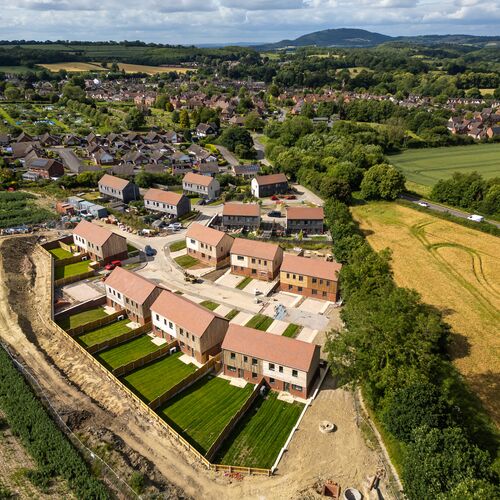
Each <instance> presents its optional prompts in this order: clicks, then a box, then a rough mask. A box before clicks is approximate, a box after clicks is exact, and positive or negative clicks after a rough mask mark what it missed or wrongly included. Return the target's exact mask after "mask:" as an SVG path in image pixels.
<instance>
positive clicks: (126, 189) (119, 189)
mask: <svg viewBox="0 0 500 500" xmlns="http://www.w3.org/2000/svg"><path fill="white" fill-rule="evenodd" d="M98 185H99V192H100V193H101V194H102V195H103V196H107V197H108V198H115V199H117V200H121V201H123V203H128V202H129V201H134V200H137V199H139V188H138V187H137V186H136V185H135V184H133V183H132V182H130V181H127V180H125V179H120V177H114V176H112V175H108V174H105V175H103V176H102V177H101V179H100V180H99V183H98Z"/></svg>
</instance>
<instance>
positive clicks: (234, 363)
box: [222, 324, 320, 398]
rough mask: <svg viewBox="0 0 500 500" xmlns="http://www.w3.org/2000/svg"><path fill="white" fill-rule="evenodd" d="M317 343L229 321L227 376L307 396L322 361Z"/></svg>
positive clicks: (225, 349)
mask: <svg viewBox="0 0 500 500" xmlns="http://www.w3.org/2000/svg"><path fill="white" fill-rule="evenodd" d="M319 356H320V349H319V346H317V345H315V344H310V343H309V342H303V341H301V340H296V339H291V338H288V337H283V336H282V335H272V334H269V333H266V332H261V331H260V330H255V329H253V328H248V327H246V326H240V325H235V324H230V325H229V327H228V330H227V333H226V336H225V338H224V341H223V342H222V363H223V370H224V375H227V376H229V377H237V378H243V379H245V380H246V381H247V382H251V383H253V384H257V383H259V382H260V380H261V379H264V380H265V381H266V383H267V384H268V385H269V387H270V388H271V389H275V390H277V391H285V392H289V393H290V394H292V395H294V396H298V397H301V398H308V397H309V396H310V395H311V393H312V388H313V384H314V381H315V379H316V374H317V373H318V368H319V362H320V357H319Z"/></svg>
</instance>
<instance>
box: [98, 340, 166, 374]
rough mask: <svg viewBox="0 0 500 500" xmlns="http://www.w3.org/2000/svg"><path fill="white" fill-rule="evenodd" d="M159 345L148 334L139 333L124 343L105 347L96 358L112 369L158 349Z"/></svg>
mask: <svg viewBox="0 0 500 500" xmlns="http://www.w3.org/2000/svg"><path fill="white" fill-rule="evenodd" d="M160 347H161V346H157V345H156V344H153V342H151V337H149V336H148V335H141V336H140V337H138V338H135V339H133V340H129V341H128V342H125V343H124V344H120V345H119V346H117V347H112V348H111V349H106V350H105V351H102V352H100V353H99V354H97V355H96V358H97V359H98V360H99V361H100V362H101V363H102V364H103V365H104V366H106V367H107V368H110V369H111V370H114V369H115V368H118V367H119V366H122V365H125V364H127V363H130V362H131V361H135V360H136V359H140V358H142V357H144V356H147V355H148V354H151V353H152V352H155V351H157V350H158V349H160Z"/></svg>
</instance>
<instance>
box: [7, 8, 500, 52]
mask: <svg viewBox="0 0 500 500" xmlns="http://www.w3.org/2000/svg"><path fill="white" fill-rule="evenodd" d="M0 13H1V14H0V39H3V40H14V39H17V40H20V39H26V40H143V41H146V42H157V43H172V44H185V45H189V44H203V43H228V42H273V41H279V40H282V39H284V38H296V37H297V36H300V35H303V34H306V33H310V32H313V31H319V30H323V29H328V28H363V29H367V30H370V31H376V32H379V33H384V34H387V35H417V34H449V33H455V34H457V33H460V34H474V35H500V0H99V1H95V0H0Z"/></svg>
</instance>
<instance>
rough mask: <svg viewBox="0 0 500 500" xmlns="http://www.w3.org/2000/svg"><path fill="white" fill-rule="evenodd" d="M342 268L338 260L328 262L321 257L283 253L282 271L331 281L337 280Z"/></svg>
mask: <svg viewBox="0 0 500 500" xmlns="http://www.w3.org/2000/svg"><path fill="white" fill-rule="evenodd" d="M341 269H342V264H339V263H338V262H327V261H326V260H320V259H308V258H306V257H299V256H297V255H292V254H290V253H285V254H283V262H282V264H281V269H280V271H281V272H285V273H295V274H302V275H304V276H312V277H313V278H321V279H326V280H331V281H337V280H338V278H337V273H338V272H340V270H341Z"/></svg>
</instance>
